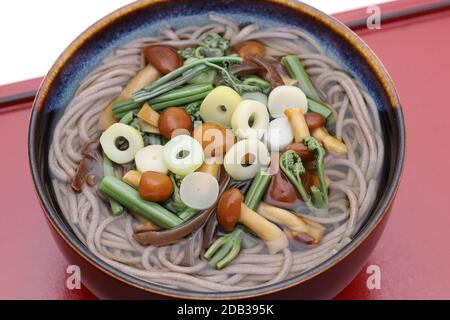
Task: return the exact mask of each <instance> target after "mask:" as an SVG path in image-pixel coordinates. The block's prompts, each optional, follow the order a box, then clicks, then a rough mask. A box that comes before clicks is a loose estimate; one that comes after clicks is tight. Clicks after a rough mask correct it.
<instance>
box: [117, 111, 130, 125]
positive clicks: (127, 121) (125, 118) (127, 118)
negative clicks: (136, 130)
mask: <svg viewBox="0 0 450 320" xmlns="http://www.w3.org/2000/svg"><path fill="white" fill-rule="evenodd" d="M133 117H134V114H133V111H129V112H128V113H126V114H125V115H124V116H123V117H121V118H120V121H119V122H120V123H123V124H130V123H131V122H133Z"/></svg>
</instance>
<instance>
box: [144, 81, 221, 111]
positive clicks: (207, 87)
mask: <svg viewBox="0 0 450 320" xmlns="http://www.w3.org/2000/svg"><path fill="white" fill-rule="evenodd" d="M213 88H214V87H213V85H212V84H210V83H205V84H192V85H187V86H184V87H181V88H179V89H176V90H172V91H170V92H167V93H165V94H163V95H160V96H159V97H157V98H154V99H151V100H150V101H149V103H150V105H151V106H153V105H155V104H158V103H161V102H167V101H172V100H177V99H181V98H184V97H188V96H192V95H196V94H200V93H203V92H205V91H211V90H212V89H213Z"/></svg>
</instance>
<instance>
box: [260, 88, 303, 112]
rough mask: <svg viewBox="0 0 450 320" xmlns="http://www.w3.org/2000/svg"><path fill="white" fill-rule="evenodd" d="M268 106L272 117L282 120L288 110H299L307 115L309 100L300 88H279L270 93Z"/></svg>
mask: <svg viewBox="0 0 450 320" xmlns="http://www.w3.org/2000/svg"><path fill="white" fill-rule="evenodd" d="M267 106H268V108H269V112H270V115H271V116H272V117H274V118H280V117H283V116H284V110H285V109H286V108H298V109H300V110H301V111H302V113H303V114H305V113H306V112H307V111H308V100H307V99H306V95H305V94H304V93H303V91H302V90H301V89H300V88H299V87H295V86H279V87H276V88H275V89H273V90H272V92H270V95H269V101H268V104H267Z"/></svg>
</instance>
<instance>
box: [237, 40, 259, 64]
mask: <svg viewBox="0 0 450 320" xmlns="http://www.w3.org/2000/svg"><path fill="white" fill-rule="evenodd" d="M234 49H235V50H236V53H237V54H238V55H239V56H241V57H242V58H244V61H246V59H247V57H248V56H249V55H252V54H258V55H260V56H261V57H264V56H265V55H266V47H265V46H264V45H263V44H262V43H260V42H258V41H244V42H241V43H240V44H238V45H237V46H235V48H234Z"/></svg>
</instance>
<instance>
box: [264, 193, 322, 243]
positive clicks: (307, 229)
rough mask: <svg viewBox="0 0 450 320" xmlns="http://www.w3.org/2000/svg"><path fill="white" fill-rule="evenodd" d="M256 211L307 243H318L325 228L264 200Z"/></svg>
mask: <svg viewBox="0 0 450 320" xmlns="http://www.w3.org/2000/svg"><path fill="white" fill-rule="evenodd" d="M258 213H259V214H260V215H262V216H263V217H264V218H266V219H268V220H270V221H272V222H275V223H276V224H278V225H283V226H286V227H287V228H289V231H290V233H291V236H293V237H294V238H296V239H297V240H300V241H303V242H305V243H307V244H319V243H320V241H321V240H322V236H323V233H324V231H325V228H324V227H323V226H322V225H320V224H318V223H316V222H314V221H312V220H310V219H308V218H304V217H300V216H297V215H296V214H294V213H292V212H290V211H287V210H284V209H281V208H277V207H274V206H271V205H269V204H267V203H264V202H262V203H261V204H260V205H259V207H258Z"/></svg>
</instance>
